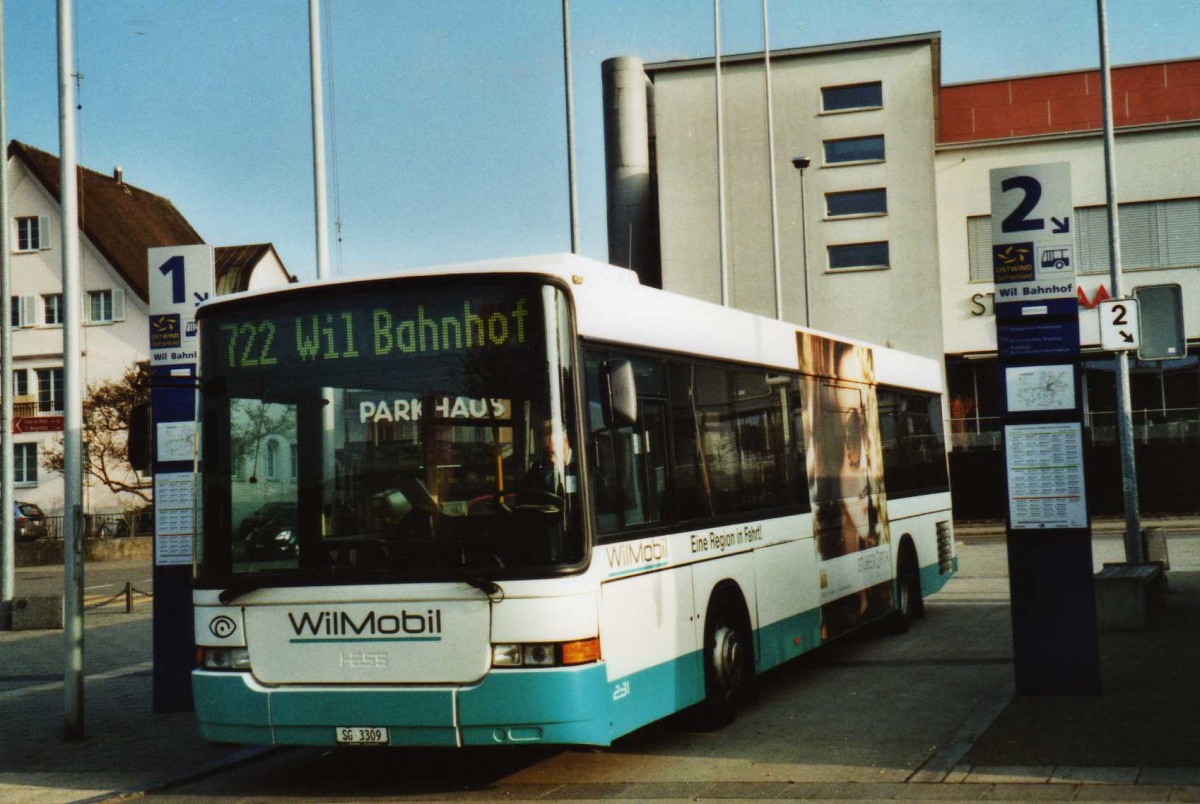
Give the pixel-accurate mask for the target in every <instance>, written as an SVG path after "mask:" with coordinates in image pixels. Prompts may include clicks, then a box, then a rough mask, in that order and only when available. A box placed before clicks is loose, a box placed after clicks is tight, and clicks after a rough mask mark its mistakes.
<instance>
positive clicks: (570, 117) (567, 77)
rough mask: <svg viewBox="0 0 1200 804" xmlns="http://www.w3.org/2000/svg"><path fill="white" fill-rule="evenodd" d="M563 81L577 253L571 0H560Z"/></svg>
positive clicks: (573, 246)
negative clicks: (565, 90) (565, 94)
mask: <svg viewBox="0 0 1200 804" xmlns="http://www.w3.org/2000/svg"><path fill="white" fill-rule="evenodd" d="M562 29H563V81H564V83H565V84H566V86H567V101H566V102H567V186H568V188H569V201H568V203H569V206H570V209H571V253H572V254H578V253H579V196H578V193H577V192H576V189H575V92H574V88H573V86H572V84H573V83H574V82H573V81H572V79H571V0H562Z"/></svg>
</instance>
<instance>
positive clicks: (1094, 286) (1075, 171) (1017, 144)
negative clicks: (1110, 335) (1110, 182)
mask: <svg viewBox="0 0 1200 804" xmlns="http://www.w3.org/2000/svg"><path fill="white" fill-rule="evenodd" d="M1116 143H1117V148H1116V172H1117V195H1118V200H1119V201H1120V202H1121V203H1128V202H1139V201H1162V200H1168V199H1176V198H1195V197H1200V126H1198V125H1196V124H1184V125H1175V126H1160V127H1154V128H1147V129H1144V130H1140V131H1124V132H1118V134H1117V138H1116ZM1045 162H1067V163H1069V164H1070V165H1071V187H1072V194H1073V205H1074V206H1076V207H1083V206H1097V205H1103V204H1104V203H1105V190H1104V152H1103V140H1102V138H1101V136H1100V135H1099V134H1088V135H1073V136H1057V137H1045V138H1039V139H1030V140H1026V141H1016V140H1008V141H1004V142H998V143H992V144H980V145H964V146H945V145H944V146H941V147H940V148H939V149H938V152H937V196H938V219H939V241H940V251H941V259H940V262H941V272H942V278H941V284H942V319H943V328H944V330H945V337H946V352H947V353H948V354H963V353H971V352H994V351H995V350H996V322H995V317H994V316H993V314H992V304H991V298H990V296H989V294H991V293H992V292H993V291H994V285H993V284H992V282H990V281H988V282H972V281H971V280H970V270H969V262H968V249H967V218H968V217H973V216H976V215H988V214H990V204H991V200H990V189H989V179H988V173H989V171H990V170H992V169H993V168H999V167H1009V166H1015V165H1032V164H1040V163H1045ZM1197 267H1200V266H1187V267H1178V268H1168V269H1137V270H1127V271H1125V272H1124V274H1123V279H1124V286H1125V291H1126V293H1127V294H1128V295H1132V292H1133V288H1135V287H1137V286H1139V285H1163V284H1179V285H1180V286H1181V287H1182V290H1183V298H1184V321H1185V326H1186V334H1187V337H1188V338H1189V339H1195V338H1200V316H1198V315H1194V314H1193V313H1192V312H1190V311H1189V309H1188V308H1189V306H1190V307H1191V308H1193V311H1194V308H1195V304H1196V300H1198V299H1200V271H1197V270H1196V268H1197ZM1078 284H1079V286H1080V287H1082V288H1083V290H1084V292H1085V293H1086V294H1087V296H1088V298H1089V299H1091V298H1093V297H1094V296H1095V294H1096V291H1097V290H1098V289H1099V287H1100V285H1104V287H1105V288H1106V289H1107V290H1108V291H1109V292H1111V291H1112V285H1111V282H1110V280H1109V276H1108V274H1081V275H1080V276H1079V277H1078ZM1080 335H1081V338H1082V341H1083V344H1084V346H1098V344H1099V340H1100V336H1099V321H1098V312H1097V311H1096V310H1094V309H1091V310H1088V309H1081V310H1080Z"/></svg>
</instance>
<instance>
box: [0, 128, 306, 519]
mask: <svg viewBox="0 0 1200 804" xmlns="http://www.w3.org/2000/svg"><path fill="white" fill-rule="evenodd" d="M7 170H8V186H9V214H10V215H11V218H12V219H11V221H10V222H9V224H8V225H9V226H10V227H11V229H10V238H11V266H12V288H13V294H14V295H13V297H12V299H11V300H10V302H11V306H10V312H11V317H12V322H13V328H14V329H13V366H14V369H13V371H14V391H15V393H14V397H13V407H14V427H13V429H14V433H15V435H14V438H13V441H14V453H15V457H16V495H17V498H18V499H20V500H24V501H29V502H33V503H36V504H38V505H40V506H41V507H42V509H43V510H45V511H46V512H47V513H48V514H53V513H58V512H59V511H61V509H62V499H63V489H62V478H61V476H59V475H56V474H54V473H51V472H49V471H48V470H46V469H45V468H44V467H43V466H42V460H41V458H42V457H43V454H44V451H45V448H46V445H47V443H48V442H50V441H52V440H57V439H59V438H60V435H61V431H62V423H63V419H62V401H63V368H62V366H63V344H62V320H63V319H62V315H63V307H62V240H61V232H62V229H61V228H60V227H61V226H62V212H61V204H60V185H59V181H60V166H59V160H58V158H57V157H56V156H54V155H52V154H48V153H46V152H44V151H40V150H38V149H36V148H33V147H30V146H28V145H25V144H23V143H20V142H17V141H13V142H12V143H10V144H9V146H8V159H7ZM78 186H79V229H80V241H81V248H80V276H81V281H82V285H83V289H84V298H83V300H82V302H83V323H84V326H83V330H82V333H81V341H82V349H81V352H80V360H81V373H82V376H83V381H84V384H85V386H93V385H96V384H98V383H102V382H105V381H108V380H114V379H118V378H120V377H121V376H122V375H123V374H124V373H125V372H126V370H128V369H129V368H130V367H131V366H134V365H135V364H137V363H140V362H145V361H146V360H148V359H149V341H148V318H147V301H148V276H147V258H146V250H147V249H148V248H151V247H154V246H170V245H190V244H197V243H203V242H204V241H203V239H202V238H201V237H200V235H199V234H198V233H197V232H196V230H195V229H193V228H192V226H191V224H189V223H188V222H187V220H186V219H185V218H184V217H183V215H181V214H180V213H179V211H178V210H177V209H175V207H174V205H173V204H172V203H171V202H170V201H169V200H168V199H166V198H163V197H161V196H157V195H154V194H153V193H149V192H147V191H145V190H142V189H140V188H138V187H135V186H133V185H131V184H128V183H126V182H125V181H124V177H123V176H122V172H121V169H120V168H117V169H116V170H114V171H113V173H112V174H111V175H108V174H101V173H97V172H96V171H93V170H88V169H86V168H81V169H80V171H79V183H78ZM216 263H217V265H218V266H219V268H218V272H217V288H218V292H236V291H238V290H246V289H248V288H250V287H259V286H263V285H266V284H280V283H286V282H288V281H294V280H293V279H292V277H291V276H290V275H289V274H288V272H287V270H286V269H285V268H284V266H283V263H282V262H281V261H280V260H279V257H278V255H277V254H276V253H275V249H274V248H273V247H272V246H270V245H269V244H268V245H258V246H238V247H228V248H217V249H216ZM128 479H129V480H130V481H132V482H136V481H137V478H135V477H132V476H130V477H129V478H128ZM85 483H86V486H85V490H84V497H85V508H86V511H87V512H88V513H103V512H109V511H119V510H121V508H122V507H123V506H126V505H129V504H131V502H134V500H133V499H132V498H130V497H129V495H124V497H119V496H117V495H114V494H113V493H112V492H110V491H109V490H108V488H106V487H105V486H103V485H100V484H98V483H96V482H93V481H91V479H90V478H88V477H87V475H86V474H85Z"/></svg>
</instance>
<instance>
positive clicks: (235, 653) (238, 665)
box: [196, 648, 250, 670]
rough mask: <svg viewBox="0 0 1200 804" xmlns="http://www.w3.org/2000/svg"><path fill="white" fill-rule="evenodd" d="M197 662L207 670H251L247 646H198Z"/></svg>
mask: <svg viewBox="0 0 1200 804" xmlns="http://www.w3.org/2000/svg"><path fill="white" fill-rule="evenodd" d="M196 654H197V655H196V659H197V661H196V663H197V664H198V665H199V666H200V667H202V668H204V669H205V670H249V669H250V651H249V650H248V649H247V648H196Z"/></svg>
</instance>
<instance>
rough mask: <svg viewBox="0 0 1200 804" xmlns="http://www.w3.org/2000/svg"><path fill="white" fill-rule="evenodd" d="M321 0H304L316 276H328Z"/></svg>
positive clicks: (320, 277)
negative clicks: (310, 86)
mask: <svg viewBox="0 0 1200 804" xmlns="http://www.w3.org/2000/svg"><path fill="white" fill-rule="evenodd" d="M320 4H321V0H308V55H309V67H310V74H311V78H312V136H313V194H314V196H315V200H316V205H315V206H316V218H317V278H318V279H328V278H329V208H328V203H327V201H326V191H325V103H324V95H323V93H322V92H321V7H320Z"/></svg>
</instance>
